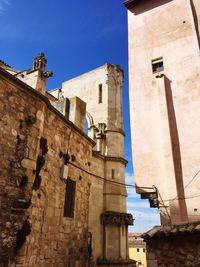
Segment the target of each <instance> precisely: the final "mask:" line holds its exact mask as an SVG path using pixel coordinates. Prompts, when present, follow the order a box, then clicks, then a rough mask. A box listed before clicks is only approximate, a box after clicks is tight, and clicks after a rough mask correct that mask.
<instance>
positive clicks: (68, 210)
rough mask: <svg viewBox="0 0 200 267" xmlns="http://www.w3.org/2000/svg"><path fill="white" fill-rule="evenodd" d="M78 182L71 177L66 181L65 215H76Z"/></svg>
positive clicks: (71, 216)
mask: <svg viewBox="0 0 200 267" xmlns="http://www.w3.org/2000/svg"><path fill="white" fill-rule="evenodd" d="M75 193H76V182H74V181H73V180H71V179H67V181H66V191H65V206H64V217H70V218H73V217H74V204H75Z"/></svg>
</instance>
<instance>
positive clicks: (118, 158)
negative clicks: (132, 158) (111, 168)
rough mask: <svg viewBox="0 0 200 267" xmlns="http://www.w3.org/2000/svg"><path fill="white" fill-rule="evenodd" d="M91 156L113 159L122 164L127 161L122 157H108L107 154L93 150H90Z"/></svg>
mask: <svg viewBox="0 0 200 267" xmlns="http://www.w3.org/2000/svg"><path fill="white" fill-rule="evenodd" d="M92 154H93V156H96V157H97V158H100V159H103V160H106V161H115V162H120V163H122V164H124V165H126V164H127V163H128V161H127V160H126V159H124V158H122V157H109V156H104V155H101V154H100V152H98V151H95V150H93V151H92Z"/></svg>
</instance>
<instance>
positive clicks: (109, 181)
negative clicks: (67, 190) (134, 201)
mask: <svg viewBox="0 0 200 267" xmlns="http://www.w3.org/2000/svg"><path fill="white" fill-rule="evenodd" d="M68 164H70V165H72V166H73V167H75V168H77V169H79V170H81V171H83V172H85V173H87V174H88V175H91V176H93V177H95V178H97V179H100V180H102V181H105V182H107V183H110V184H115V185H118V186H121V187H129V188H137V187H138V186H136V185H132V184H126V183H120V182H116V181H111V180H108V179H106V178H105V177H103V176H100V175H97V174H94V173H92V172H89V171H87V170H85V169H83V168H81V167H79V166H77V165H76V164H74V163H72V162H68ZM140 188H142V189H153V187H140Z"/></svg>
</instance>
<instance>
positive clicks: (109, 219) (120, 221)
mask: <svg viewBox="0 0 200 267" xmlns="http://www.w3.org/2000/svg"><path fill="white" fill-rule="evenodd" d="M133 221H134V219H133V216H132V214H130V213H122V212H114V211H106V212H104V213H103V214H102V215H101V222H102V224H103V225H108V224H115V225H118V226H121V225H127V226H128V225H133Z"/></svg>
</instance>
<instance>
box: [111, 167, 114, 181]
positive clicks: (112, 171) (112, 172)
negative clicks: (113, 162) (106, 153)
mask: <svg viewBox="0 0 200 267" xmlns="http://www.w3.org/2000/svg"><path fill="white" fill-rule="evenodd" d="M111 176H112V179H115V170H114V169H112V170H111Z"/></svg>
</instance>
